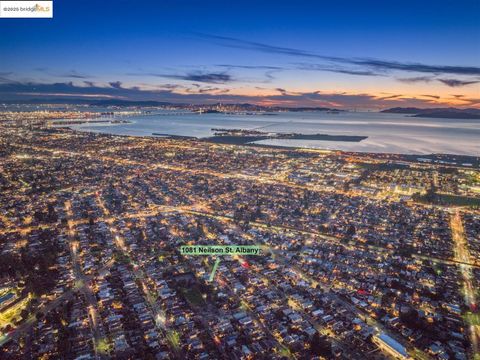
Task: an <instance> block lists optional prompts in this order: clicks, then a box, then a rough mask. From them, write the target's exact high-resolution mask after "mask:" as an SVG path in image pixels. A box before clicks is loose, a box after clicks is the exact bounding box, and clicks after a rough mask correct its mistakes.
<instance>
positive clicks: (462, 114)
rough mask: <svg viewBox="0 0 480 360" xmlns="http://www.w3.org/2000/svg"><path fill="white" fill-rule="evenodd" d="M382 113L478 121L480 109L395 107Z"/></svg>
mask: <svg viewBox="0 0 480 360" xmlns="http://www.w3.org/2000/svg"><path fill="white" fill-rule="evenodd" d="M381 112H382V113H392V114H410V115H413V117H422V118H442V119H480V109H472V108H468V109H457V108H432V109H419V108H414V107H405V108H402V107H395V108H391V109H386V110H382V111H381Z"/></svg>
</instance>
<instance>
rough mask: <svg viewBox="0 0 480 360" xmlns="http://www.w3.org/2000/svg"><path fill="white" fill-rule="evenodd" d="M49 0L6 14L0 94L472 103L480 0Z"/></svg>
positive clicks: (478, 76) (0, 43)
mask: <svg viewBox="0 0 480 360" xmlns="http://www.w3.org/2000/svg"><path fill="white" fill-rule="evenodd" d="M229 5H230V6H229V7H228V8H227V7H226V6H225V5H222V4H221V3H219V2H208V3H202V4H199V3H198V2H196V1H193V2H182V4H179V3H178V2H168V1H166V2H162V3H153V2H152V3H149V2H142V4H141V5H135V6H132V5H131V4H128V3H127V2H123V1H120V2H118V1H117V2H115V3H113V2H110V1H107V2H103V3H102V4H94V3H93V2H90V1H85V2H82V3H79V4H65V3H60V2H58V3H57V2H56V3H55V9H54V18H53V19H35V20H33V19H23V20H20V19H3V20H2V29H1V30H0V34H1V35H2V36H1V39H0V52H1V53H2V58H3V59H2V63H3V65H2V69H1V71H0V101H2V100H3V101H15V100H26V99H32V98H41V99H46V100H47V99H52V98H65V99H78V98H84V99H121V100H156V101H166V102H178V103H197V104H198V103H216V102H224V103H243V102H249V103H254V104H259V105H279V106H320V107H335V108H343V109H384V108H388V107H394V106H417V107H445V106H455V107H477V108H478V107H479V106H480V67H479V66H478V65H477V64H478V63H479V61H478V60H479V59H480V46H479V45H478V44H479V42H478V40H479V38H480V25H479V24H478V21H476V14H478V10H479V5H478V2H475V1H465V2H462V4H457V3H451V2H446V1H441V2H430V1H425V2H422V3H421V4H416V3H413V2H412V3H408V4H407V3H404V4H402V5H401V6H400V5H392V4H388V5H386V4H382V5H378V4H373V3H370V4H355V3H351V2H341V3H338V4H309V3H308V2H303V3H302V2H300V3H291V2H284V1H280V2H275V3H270V2H263V3H262V4H254V3H248V2H242V3H241V4H239V3H237V4H229Z"/></svg>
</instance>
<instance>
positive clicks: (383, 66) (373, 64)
mask: <svg viewBox="0 0 480 360" xmlns="http://www.w3.org/2000/svg"><path fill="white" fill-rule="evenodd" d="M195 35H196V36H198V37H199V38H202V39H204V40H207V41H211V42H213V43H215V44H217V45H220V46H224V47H230V48H237V49H244V50H252V51H257V52H263V53H269V54H280V55H286V56H293V57H297V58H298V57H300V58H311V59H319V60H323V61H328V62H332V63H340V64H349V65H356V66H361V67H366V68H368V69H371V70H372V69H373V70H376V71H380V72H385V71H402V72H418V73H428V74H455V75H480V67H476V66H450V65H429V64H422V63H407V62H399V61H388V60H381V59H370V58H346V57H337V56H327V55H320V54H316V53H313V52H310V51H306V50H302V49H295V48H290V47H282V46H275V45H269V44H265V43H260V42H255V41H247V40H242V39H237V38H233V37H228V36H219V35H211V34H204V33H195Z"/></svg>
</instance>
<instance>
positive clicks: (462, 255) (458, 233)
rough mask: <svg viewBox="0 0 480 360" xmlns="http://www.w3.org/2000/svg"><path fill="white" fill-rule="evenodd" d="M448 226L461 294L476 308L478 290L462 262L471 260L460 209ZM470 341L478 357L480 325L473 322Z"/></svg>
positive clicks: (468, 270)
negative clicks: (457, 262) (460, 279)
mask: <svg viewBox="0 0 480 360" xmlns="http://www.w3.org/2000/svg"><path fill="white" fill-rule="evenodd" d="M450 227H451V230H452V239H453V244H454V254H455V258H456V259H458V261H459V262H461V264H459V266H458V270H459V272H460V276H461V277H462V295H463V298H464V301H465V304H466V305H467V306H468V307H470V309H472V310H476V308H477V306H478V298H477V294H476V291H477V290H478V289H477V288H476V287H475V285H474V283H475V279H474V277H473V274H472V269H471V268H470V267H468V266H465V265H463V263H468V262H470V261H471V256H470V251H469V248H468V241H467V238H466V236H465V230H464V227H463V222H462V217H461V215H460V210H458V209H456V210H455V211H454V212H453V213H452V214H451V217H450ZM469 333H470V342H471V345H472V353H473V355H474V357H475V358H478V357H480V349H479V341H480V325H479V324H475V323H470V324H469Z"/></svg>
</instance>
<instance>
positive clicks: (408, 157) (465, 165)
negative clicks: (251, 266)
mask: <svg viewBox="0 0 480 360" xmlns="http://www.w3.org/2000/svg"><path fill="white" fill-rule="evenodd" d="M58 129H61V130H67V131H72V132H80V133H89V134H93V135H96V136H109V137H112V136H116V137H134V138H145V139H152V140H153V139H157V140H159V139H160V140H161V139H167V140H176V141H192V142H201V143H208V144H212V145H225V146H240V147H241V146H246V147H249V148H252V147H253V148H255V147H256V148H261V149H274V150H282V151H298V152H302V153H308V152H313V153H315V152H319V153H321V152H323V153H325V152H331V153H341V154H345V155H351V156H359V157H367V156H368V157H377V158H381V159H383V160H391V161H405V162H409V163H410V162H411V163H420V164H423V165H437V166H438V165H441V166H445V167H459V168H462V169H480V156H474V155H459V154H448V153H430V154H402V153H386V152H383V153H382V152H368V151H345V150H339V149H336V150H334V149H325V148H311V147H301V146H282V145H269V144H256V143H246V144H222V143H215V142H209V141H202V139H199V138H196V137H193V136H181V135H168V134H160V133H155V134H157V136H155V135H153V134H152V135H125V134H112V133H107V132H96V131H89V130H81V129H73V128H71V127H68V126H67V127H62V128H58Z"/></svg>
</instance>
